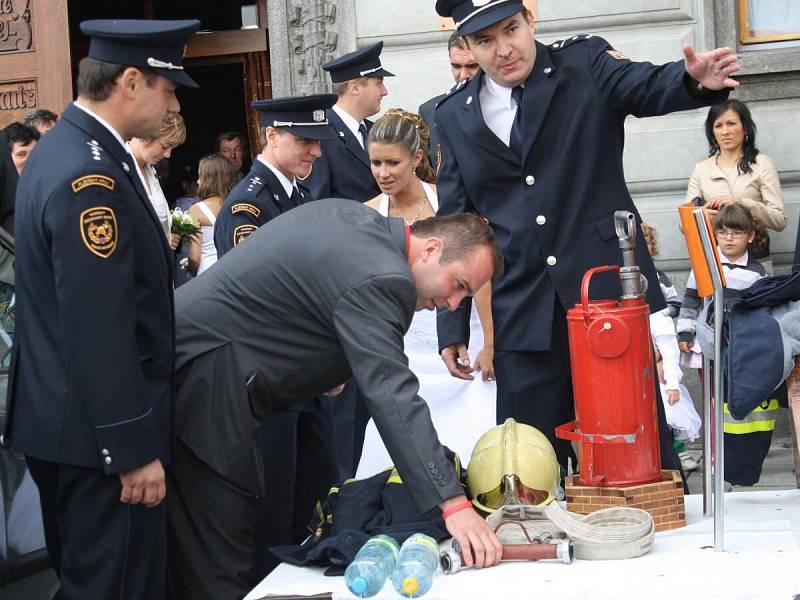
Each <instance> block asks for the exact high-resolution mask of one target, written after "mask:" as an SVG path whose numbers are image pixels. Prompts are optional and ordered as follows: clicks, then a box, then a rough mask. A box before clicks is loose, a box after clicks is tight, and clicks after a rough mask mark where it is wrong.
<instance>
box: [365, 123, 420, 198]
mask: <svg viewBox="0 0 800 600" xmlns="http://www.w3.org/2000/svg"><path fill="white" fill-rule="evenodd" d="M430 135H431V134H430V131H429V130H428V126H427V125H425V121H423V120H422V117H420V116H419V115H418V114H416V113H412V112H408V111H407V110H403V109H402V108H390V109H389V110H387V111H386V114H385V115H383V116H382V117H381V118H380V119H378V120H377V121H375V124H374V125H373V126H372V129H370V131H369V143H370V144H373V143H376V144H401V145H402V146H403V147H404V148H405V149H407V150H408V151H409V152H410V153H411V155H412V156H413V155H414V154H416V153H417V150H419V149H422V160H421V161H420V163H419V165H417V168H416V174H417V177H419V178H420V179H421V180H422V181H425V182H427V183H433V182H434V181H436V173H434V171H433V167H432V166H431V161H430V159H429V158H428V156H429V155H430V145H429V144H430V142H429V139H430Z"/></svg>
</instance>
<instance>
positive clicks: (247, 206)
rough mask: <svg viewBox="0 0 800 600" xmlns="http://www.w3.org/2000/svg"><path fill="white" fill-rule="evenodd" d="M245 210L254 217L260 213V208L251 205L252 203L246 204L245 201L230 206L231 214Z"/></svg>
mask: <svg viewBox="0 0 800 600" xmlns="http://www.w3.org/2000/svg"><path fill="white" fill-rule="evenodd" d="M240 212H246V213H250V214H251V215H253V216H254V217H255V218H256V219H257V218H258V217H259V215H260V214H261V209H260V208H258V207H256V206H253V205H252V204H248V203H247V202H237V203H236V204H234V205H233V206H231V214H232V215H235V214H236V213H240Z"/></svg>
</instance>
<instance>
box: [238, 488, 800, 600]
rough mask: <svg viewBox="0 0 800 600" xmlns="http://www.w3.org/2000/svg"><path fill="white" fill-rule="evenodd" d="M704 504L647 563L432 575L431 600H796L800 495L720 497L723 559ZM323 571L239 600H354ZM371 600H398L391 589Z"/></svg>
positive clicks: (306, 572) (281, 576)
mask: <svg viewBox="0 0 800 600" xmlns="http://www.w3.org/2000/svg"><path fill="white" fill-rule="evenodd" d="M702 500H703V498H702V496H700V495H694V496H687V497H686V516H687V523H688V525H687V526H686V527H684V528H682V529H677V530H674V531H667V532H663V533H658V534H656V543H655V547H654V549H653V550H652V551H651V552H650V553H649V554H647V555H645V556H642V557H640V558H636V559H632V560H621V561H576V562H574V563H573V564H570V565H564V564H557V563H532V562H505V563H500V564H499V565H498V566H496V567H493V568H491V569H485V570H482V571H475V570H466V571H461V572H459V573H456V574H454V575H449V576H448V575H443V574H442V573H441V572H439V573H437V575H436V578H435V580H434V584H433V588H432V589H431V591H430V592H429V593H428V594H427V595H426V596H425V597H426V598H430V599H431V600H441V599H446V600H451V599H452V600H465V599H472V598H474V599H481V600H483V599H488V598H503V599H508V600H512V599H513V600H516V599H517V598H535V597H541V598H553V599H556V600H568V599H572V598H574V599H581V600H590V599H591V600H605V599H608V600H612V599H613V600H619V599H621V598H646V600H658V599H662V598H663V599H665V600H666V599H669V600H690V599H691V600H693V599H695V598H702V599H703V600H716V599H719V600H723V599H724V600H729V599H732V598H747V599H748V600H753V599H764V600H792V598H793V597H794V596H795V594H800V490H787V491H764V492H737V493H729V494H726V495H725V514H726V517H725V529H726V535H725V550H726V551H725V552H715V551H714V549H713V543H714V534H713V530H714V529H713V525H714V520H713V518H711V517H709V518H703V516H702ZM322 571H323V570H322V569H319V568H298V567H292V566H289V565H281V566H280V567H278V568H277V569H276V570H275V571H273V572H272V574H270V575H269V577H267V578H266V579H264V581H262V582H261V583H260V584H259V585H258V586H257V587H256V588H255V589H254V590H253V591H252V592H250V594H249V595H248V596H247V597H246V599H245V600H256V599H260V598H264V597H268V594H298V595H305V594H316V593H323V592H332V593H333V597H334V598H335V599H337V600H339V599H341V600H344V599H350V598H353V596H352V595H351V594H350V593H349V592H348V590H347V587H346V586H345V584H344V578H343V577H325V576H324V575H323V574H322ZM374 598H376V599H377V600H383V599H386V598H393V599H397V598H400V596H399V595H398V594H396V593H395V591H394V589H393V588H392V587H391V583H388V582H387V584H386V587H384V589H383V590H382V591H381V593H380V594H378V595H377V596H374Z"/></svg>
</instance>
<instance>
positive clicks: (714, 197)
mask: <svg viewBox="0 0 800 600" xmlns="http://www.w3.org/2000/svg"><path fill="white" fill-rule="evenodd" d="M706 137H707V138H708V143H709V146H710V151H709V155H710V157H709V158H707V159H706V160H703V161H701V162H699V163H697V164H696V165H695V167H694V171H693V172H692V176H691V178H690V179H689V188H688V190H687V191H686V201H687V202H689V201H691V200H693V199H694V198H696V197H698V196H699V197H701V198H703V200H705V206H706V208H707V209H708V211H709V212H710V213H711V214H710V216H712V217H713V216H714V215H715V214H716V213H717V211H719V209H721V208H722V207H723V206H725V205H726V204H731V203H736V202H739V203H741V204H743V205H744V206H746V207H747V208H748V209H750V212H751V213H752V215H753V218H754V220H756V225H757V234H756V240H755V241H754V242H753V244H752V245H751V248H750V253H751V255H752V256H753V257H754V258H756V259H758V261H759V262H761V263H762V264H763V265H764V268H765V269H766V270H767V272H768V273H772V258H771V256H770V253H769V237H768V234H767V233H766V231H765V228H768V229H772V230H775V231H781V230H782V229H783V228H784V227H786V211H785V210H784V207H783V194H782V193H781V182H780V180H779V179H778V171H777V169H776V168H775V165H774V164H773V163H772V161H771V160H770V158H769V157H768V156H767V155H766V154H760V153H759V151H758V148H756V145H755V142H756V125H755V123H754V122H753V118H752V117H751V116H750V110H749V109H748V108H747V105H745V104H744V102H741V101H740V100H727V101H725V102H722V103H720V104H715V105H714V106H712V107H711V108H710V109H709V111H708V117H707V118H706ZM758 230H760V232H761V233H760V234H759V233H758Z"/></svg>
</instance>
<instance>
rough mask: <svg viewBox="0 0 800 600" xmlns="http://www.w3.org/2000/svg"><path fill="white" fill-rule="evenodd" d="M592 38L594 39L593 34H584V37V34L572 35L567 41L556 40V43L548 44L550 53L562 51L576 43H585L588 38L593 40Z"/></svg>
mask: <svg viewBox="0 0 800 600" xmlns="http://www.w3.org/2000/svg"><path fill="white" fill-rule="evenodd" d="M593 37H594V34H592V33H589V34H586V35H584V34H581V35H573V36H572V37H569V38H567V39H564V40H558V41H557V42H553V43H552V44H550V51H551V52H553V51H555V52H559V51H561V50H563V49H564V48H568V47H569V46H572V45H573V44H577V43H578V42H585V41H586V40H588V39H590V38H593Z"/></svg>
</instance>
